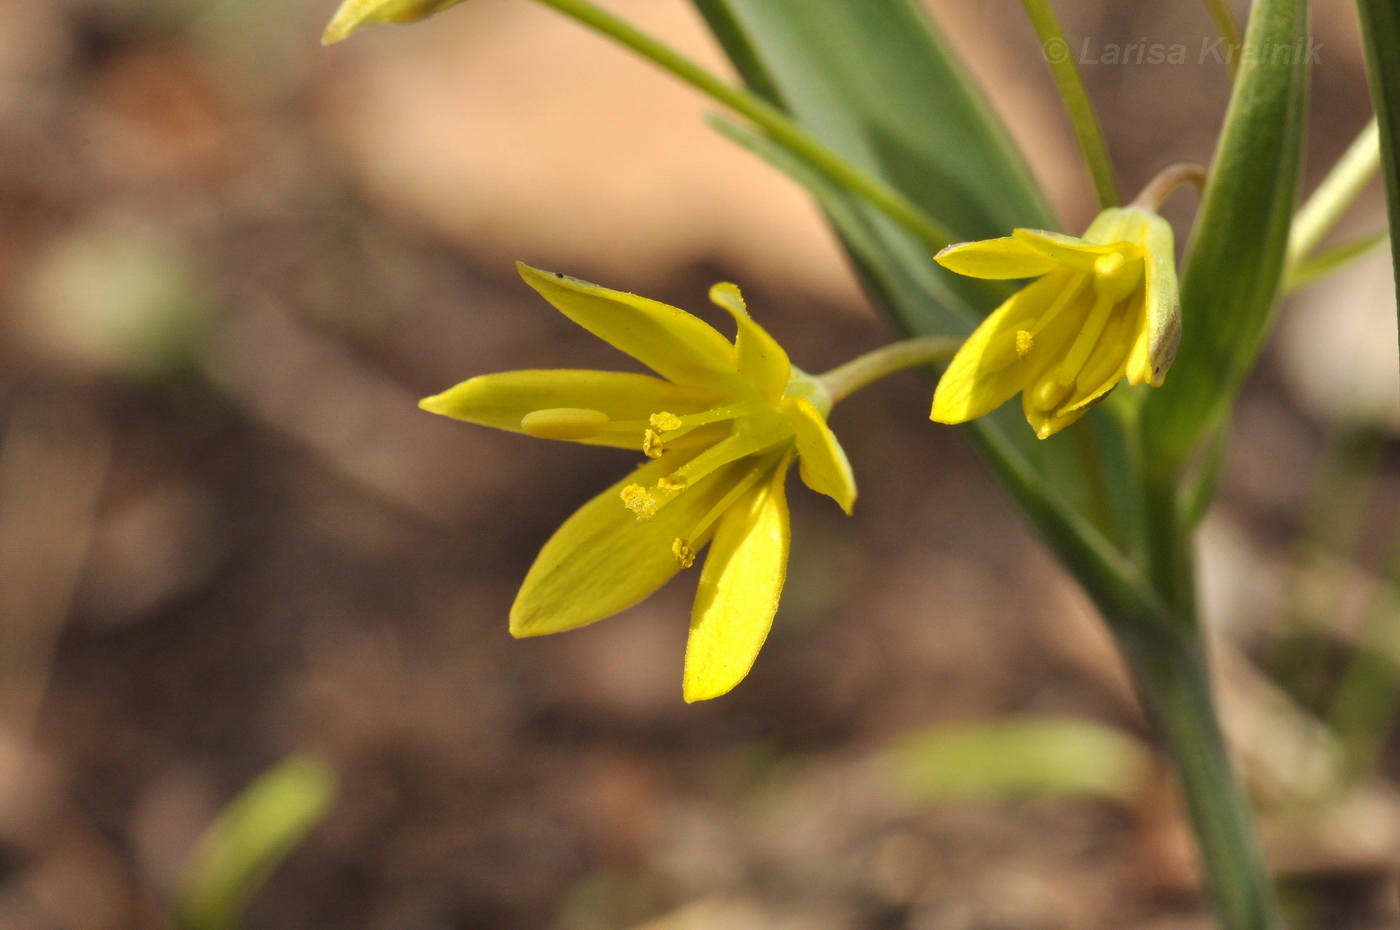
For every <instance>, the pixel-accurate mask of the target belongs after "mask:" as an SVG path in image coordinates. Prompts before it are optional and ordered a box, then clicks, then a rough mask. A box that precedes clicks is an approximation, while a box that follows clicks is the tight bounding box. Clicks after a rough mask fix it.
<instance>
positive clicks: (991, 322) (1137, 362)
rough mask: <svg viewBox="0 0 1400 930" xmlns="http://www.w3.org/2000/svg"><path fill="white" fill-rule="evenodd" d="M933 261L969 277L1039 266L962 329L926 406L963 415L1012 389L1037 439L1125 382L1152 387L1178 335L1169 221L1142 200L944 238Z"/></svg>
mask: <svg viewBox="0 0 1400 930" xmlns="http://www.w3.org/2000/svg"><path fill="white" fill-rule="evenodd" d="M936 257H937V259H938V262H939V264H941V265H943V266H944V267H945V268H948V269H950V270H952V271H955V272H957V273H958V274H963V275H968V276H970V277H974V278H993V279H1001V280H1008V279H1017V278H1038V280H1036V281H1034V282H1033V283H1031V284H1030V285H1028V286H1027V287H1025V288H1022V289H1021V290H1020V291H1018V292H1017V293H1015V294H1013V295H1012V296H1011V297H1010V298H1009V299H1008V300H1007V301H1006V302H1005V303H1003V304H1002V305H1001V306H1000V307H998V308H997V309H996V310H995V311H994V312H993V313H992V314H991V316H989V317H987V319H986V320H984V321H983V323H982V325H981V326H979V327H978V328H977V330H976V331H975V332H974V333H973V334H972V335H971V336H970V337H969V338H968V340H967V342H966V343H964V344H963V347H962V348H961V349H960V350H959V351H958V354H957V355H956V356H955V357H954V358H953V361H952V363H951V364H950V365H949V366H948V370H947V371H946V372H945V373H944V375H943V378H942V379H941V380H940V381H939V383H938V389H937V390H936V391H935V392H934V395H933V413H932V415H931V418H932V419H934V420H936V421H938V422H939V423H964V422H966V421H968V420H971V419H974V418H976V417H980V416H982V415H983V414H986V413H990V412H991V411H993V410H995V409H996V408H997V407H1000V406H1001V405H1002V404H1003V403H1005V402H1006V401H1007V400H1009V399H1011V397H1012V396H1013V395H1015V394H1018V393H1019V394H1020V395H1021V406H1022V409H1023V410H1024V411H1025V414H1026V420H1027V421H1029V423H1030V425H1031V427H1032V428H1033V429H1034V430H1035V433H1036V435H1037V436H1039V437H1040V438H1041V439H1045V438H1046V437H1048V436H1051V435H1053V434H1054V433H1056V432H1058V431H1060V430H1062V429H1064V428H1065V427H1066V426H1068V425H1069V424H1071V423H1073V422H1074V421H1075V420H1077V419H1079V418H1080V417H1082V416H1083V415H1084V414H1085V413H1087V412H1088V410H1089V408H1090V407H1092V406H1093V405H1094V404H1095V403H1097V402H1098V401H1100V400H1102V399H1103V398H1104V397H1105V396H1107V395H1108V392H1109V391H1111V390H1113V389H1114V388H1115V387H1117V385H1118V383H1119V382H1120V381H1122V380H1123V379H1124V378H1125V377H1126V378H1127V379H1128V383H1129V384H1150V385H1153V386H1155V387H1160V386H1161V384H1162V382H1163V379H1164V378H1165V377H1166V373H1167V368H1168V367H1170V366H1171V363H1172V358H1173V357H1174V356H1175V355H1176V346H1177V343H1178V341H1180V338H1181V309H1180V305H1179V304H1178V300H1177V283H1176V264H1175V258H1174V255H1173V251H1172V229H1171V226H1170V225H1169V224H1168V223H1167V222H1166V220H1163V219H1162V218H1161V217H1159V216H1157V214H1155V213H1153V212H1151V211H1150V210H1146V209H1143V208H1141V207H1124V208H1116V207H1115V208H1113V209H1109V210H1105V211H1103V212H1102V213H1100V214H1099V215H1098V218H1097V219H1095V220H1094V222H1093V224H1092V225H1091V226H1090V227H1089V229H1088V230H1087V231H1086V232H1085V233H1084V238H1082V239H1076V238H1074V237H1073V236H1065V235H1061V234H1059V233H1052V232H1044V231H1042V230H1036V229H1017V230H1015V231H1014V232H1013V234H1012V235H1010V236H1006V237H1004V238H1001V239H987V240H984V241H981V242H964V243H961V244H959V245H951V246H949V247H948V248H946V249H944V250H943V251H942V252H939V253H938V255H937V256H936Z"/></svg>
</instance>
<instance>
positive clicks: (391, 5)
mask: <svg viewBox="0 0 1400 930" xmlns="http://www.w3.org/2000/svg"><path fill="white" fill-rule="evenodd" d="M461 2H462V0H345V2H344V3H342V4H341V5H340V8H339V9H337V10H336V11H335V16H333V17H332V18H331V22H330V25H328V26H327V27H326V31H325V33H324V34H323V35H322V36H321V44H322V45H331V44H333V43H335V42H339V41H340V40H342V39H347V38H349V37H350V35H351V34H352V33H355V32H357V31H359V30H360V29H363V28H364V27H365V26H373V25H376V24H378V23H412V22H416V21H418V20H420V19H424V18H426V17H428V16H432V15H433V14H434V13H440V12H442V11H443V10H445V9H447V8H448V7H450V6H456V5H457V4H458V3H461Z"/></svg>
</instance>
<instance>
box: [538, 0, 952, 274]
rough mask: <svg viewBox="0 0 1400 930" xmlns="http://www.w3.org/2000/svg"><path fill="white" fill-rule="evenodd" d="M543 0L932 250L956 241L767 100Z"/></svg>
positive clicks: (577, 7) (559, 0)
mask: <svg viewBox="0 0 1400 930" xmlns="http://www.w3.org/2000/svg"><path fill="white" fill-rule="evenodd" d="M539 2H540V3H542V4H544V5H545V6H548V7H552V8H553V9H555V10H557V11H558V12H560V13H563V14H564V15H565V16H568V17H570V18H572V19H575V20H577V21H578V22H580V23H582V24H583V25H585V26H588V27H589V28H591V29H596V30H597V31H598V32H600V33H602V34H603V35H606V36H608V37H609V38H612V39H614V40H616V41H617V42H619V43H620V44H622V45H625V46H626V47H628V48H630V49H632V50H633V51H634V52H636V53H637V54H639V55H641V56H642V57H643V58H646V59H648V60H649V61H651V62H652V63H654V64H656V65H658V66H659V67H661V68H663V69H664V70H666V71H669V72H670V73H671V74H673V75H675V76H676V77H678V78H680V79H681V80H682V81H685V82H686V83H687V84H689V85H690V86H691V87H694V88H695V89H696V90H699V91H700V92H701V93H703V94H705V95H706V96H708V97H710V98H711V99H713V100H715V101H717V102H719V103H721V104H723V105H725V106H727V107H729V108H730V109H731V110H733V111H734V112H736V113H738V114H740V115H742V116H744V117H746V118H747V119H749V120H751V121H753V122H754V123H755V124H756V125H758V126H760V127H762V128H763V129H765V130H767V132H768V133H769V134H770V135H772V136H773V138H775V139H777V140H778V141H779V142H782V143H783V144H784V145H786V146H787V147H788V148H790V149H792V150H793V151H795V152H797V153H798V154H800V155H802V156H803V157H804V158H806V159H807V160H808V161H810V162H811V163H812V164H813V165H814V166H816V167H817V168H818V169H820V170H821V172H822V173H823V174H825V175H826V176H827V177H828V178H830V179H831V180H832V181H834V182H836V183H837V184H839V185H841V186H842V187H844V188H845V189H847V190H849V191H853V192H855V193H857V194H859V195H860V196H862V197H864V198H865V199H866V200H869V201H870V202H871V203H873V204H874V205H875V206H877V207H879V208H880V209H881V210H883V211H885V213H886V214H888V215H889V217H890V218H891V219H893V220H894V221H895V222H897V223H899V224H900V225H901V226H903V227H904V228H905V229H907V230H909V231H910V232H911V233H913V234H914V235H916V236H918V237H919V238H920V239H921V240H922V241H923V242H924V244H925V245H927V246H928V247H929V248H930V249H933V250H934V251H937V250H938V249H941V248H943V247H945V246H947V245H949V244H950V243H952V242H953V241H955V237H954V236H953V235H952V234H951V233H950V232H949V231H948V230H946V229H944V228H943V226H942V225H941V224H939V223H938V222H937V221H935V220H934V219H932V218H931V217H929V216H928V215H927V214H925V213H924V212H923V211H922V210H921V209H919V208H918V207H917V206H915V205H914V204H913V203H912V202H911V201H910V200H909V199H908V198H907V197H905V196H904V195H903V194H901V193H900V192H899V191H897V190H895V189H894V188H892V187H890V186H889V185H888V184H885V183H884V182H882V181H880V180H879V179H877V178H874V177H872V176H871V175H869V174H866V173H865V172H864V171H862V170H860V169H859V168H858V167H856V166H855V165H853V164H851V163H850V162H849V161H846V160H845V159H844V158H842V157H841V156H839V155H837V154H836V153H835V152H833V151H832V150H831V149H829V148H827V147H826V146H825V145H822V144H821V143H820V142H818V141H817V140H816V139H814V138H812V136H810V135H808V134H807V133H806V132H805V131H803V129H802V128H801V127H800V126H798V125H797V124H796V123H795V122H793V121H792V120H791V119H790V118H788V116H787V115H786V114H785V113H783V112H782V111H781V110H779V109H778V108H777V107H775V106H773V105H772V104H770V103H768V102H767V101H765V100H763V99H762V98H760V97H757V96H755V95H753V94H750V93H748V92H747V91H745V90H742V89H740V88H737V87H734V86H733V85H730V84H727V83H725V82H724V81H722V80H720V79H719V78H718V77H716V76H715V75H713V74H711V73H710V72H708V71H706V70H705V69H704V68H702V67H700V66H699V65H698V64H696V63H695V62H693V61H691V60H690V59H689V58H686V57H685V56H684V55H682V54H680V53H679V52H677V51H676V50H675V49H673V48H671V47H670V46H668V45H666V44H665V43H663V42H660V41H658V40H657V39H655V38H653V37H652V36H649V35H647V34H646V33H645V32H642V31H641V30H640V29H637V28H636V27H635V26H633V25H631V24H630V23H628V22H626V21H624V20H622V19H619V18H618V17H616V16H614V15H613V14H611V13H609V12H607V11H606V10H602V9H599V8H598V7H596V6H594V5H593V4H592V3H590V2H588V0H539Z"/></svg>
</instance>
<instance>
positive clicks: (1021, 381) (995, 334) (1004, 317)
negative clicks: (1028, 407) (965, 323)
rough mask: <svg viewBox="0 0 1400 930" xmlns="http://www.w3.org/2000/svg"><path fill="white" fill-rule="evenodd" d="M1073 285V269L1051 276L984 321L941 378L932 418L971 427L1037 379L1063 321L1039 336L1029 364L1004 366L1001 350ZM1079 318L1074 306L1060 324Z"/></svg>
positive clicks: (1013, 297) (1060, 334) (1058, 340)
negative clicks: (973, 422)
mask: <svg viewBox="0 0 1400 930" xmlns="http://www.w3.org/2000/svg"><path fill="white" fill-rule="evenodd" d="M1073 280H1074V272H1072V271H1069V270H1068V269H1062V270H1060V271H1057V272H1053V273H1051V274H1048V275H1046V276H1045V277H1043V278H1041V279H1040V280H1039V281H1036V282H1034V283H1032V284H1030V285H1028V286H1027V287H1024V288H1022V289H1021V290H1019V291H1017V292H1016V293H1015V294H1012V295H1011V297H1010V298H1008V299H1007V301H1006V302H1005V303H1004V304H1002V305H1001V306H1000V307H998V308H997V309H996V310H995V311H993V312H992V314H991V316H989V317H987V318H986V319H985V320H983V321H982V325H980V326H978V327H977V329H976V330H975V331H974V332H973V334H972V335H971V336H969V337H968V339H967V342H965V343H963V346H962V348H961V349H959V350H958V354H957V355H955V356H953V361H952V362H951V363H950V364H949V365H948V370H947V371H946V372H944V373H943V377H942V378H940V379H939V381H938V388H937V390H935V391H934V394H933V411H932V413H931V414H930V418H931V419H933V420H935V421H937V422H939V423H966V422H967V421H968V420H972V419H976V418H977V417H980V416H982V415H983V414H986V413H990V412H991V411H993V410H995V409H996V408H998V407H1000V406H1001V405H1002V404H1004V403H1006V402H1007V401H1008V400H1010V399H1011V398H1012V397H1014V396H1015V395H1016V394H1017V393H1018V392H1020V391H1021V390H1023V389H1024V388H1025V387H1026V385H1027V384H1028V383H1029V382H1030V381H1031V379H1033V378H1035V377H1037V376H1038V375H1039V374H1040V372H1041V370H1042V369H1043V368H1044V367H1045V365H1046V364H1048V363H1049V361H1050V360H1052V359H1053V356H1054V355H1055V353H1056V351H1057V350H1058V349H1059V348H1060V345H1061V343H1062V341H1063V339H1064V333H1065V330H1064V326H1063V323H1059V322H1057V325H1055V326H1053V327H1052V328H1051V331H1048V332H1042V333H1040V334H1038V335H1037V336H1035V338H1034V339H1033V340H1032V345H1031V350H1030V352H1031V354H1030V356H1029V357H1028V358H1027V359H1026V360H1025V361H1020V362H1011V363H1009V364H1006V363H1004V360H1001V359H998V357H997V356H998V354H999V350H998V347H1000V346H1002V345H1003V344H1004V343H1008V342H1010V341H1011V340H1014V339H1015V337H1016V333H1017V332H1018V330H1020V329H1022V328H1025V327H1028V326H1031V325H1032V324H1033V323H1034V322H1035V321H1036V320H1038V319H1039V318H1040V316H1041V315H1042V314H1043V313H1045V311H1046V310H1048V309H1049V308H1050V305H1051V304H1052V303H1054V301H1055V298H1057V297H1059V296H1060V294H1061V293H1063V292H1064V290H1065V289H1066V288H1067V287H1069V286H1070V284H1071V282H1072V281H1073ZM1077 315H1079V308H1077V307H1069V308H1066V309H1065V310H1062V311H1061V312H1060V314H1059V315H1058V316H1057V318H1056V320H1057V321H1064V320H1069V321H1073V320H1074V319H1075V317H1076V316H1077ZM1071 328H1072V327H1071ZM1003 354H1004V353H1003Z"/></svg>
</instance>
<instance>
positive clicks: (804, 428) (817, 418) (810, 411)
mask: <svg viewBox="0 0 1400 930" xmlns="http://www.w3.org/2000/svg"><path fill="white" fill-rule="evenodd" d="M783 412H784V413H786V414H787V416H788V419H789V420H791V421H792V428H793V431H794V432H795V433H796V435H797V455H798V463H799V467H798V473H799V474H801V476H802V481H803V482H804V483H805V484H806V485H807V487H809V488H811V489H812V490H813V491H816V492H817V493H818V494H825V495H826V496H827V497H829V498H831V499H832V500H834V501H836V503H837V504H839V505H841V509H842V510H844V511H845V512H846V513H847V514H849V513H850V512H851V510H852V509H853V508H854V507H855V505H856V476H855V473H854V472H853V471H852V470H851V463H850V461H849V460H848V459H847V458H846V450H844V449H842V448H841V443H840V442H838V441H837V440H836V434H835V433H833V432H832V431H831V427H829V426H827V425H826V420H825V418H823V417H822V415H821V411H819V410H818V409H817V408H816V407H815V406H814V405H813V404H812V402H811V401H809V400H807V399H806V398H804V397H789V398H787V399H786V400H784V401H783Z"/></svg>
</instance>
